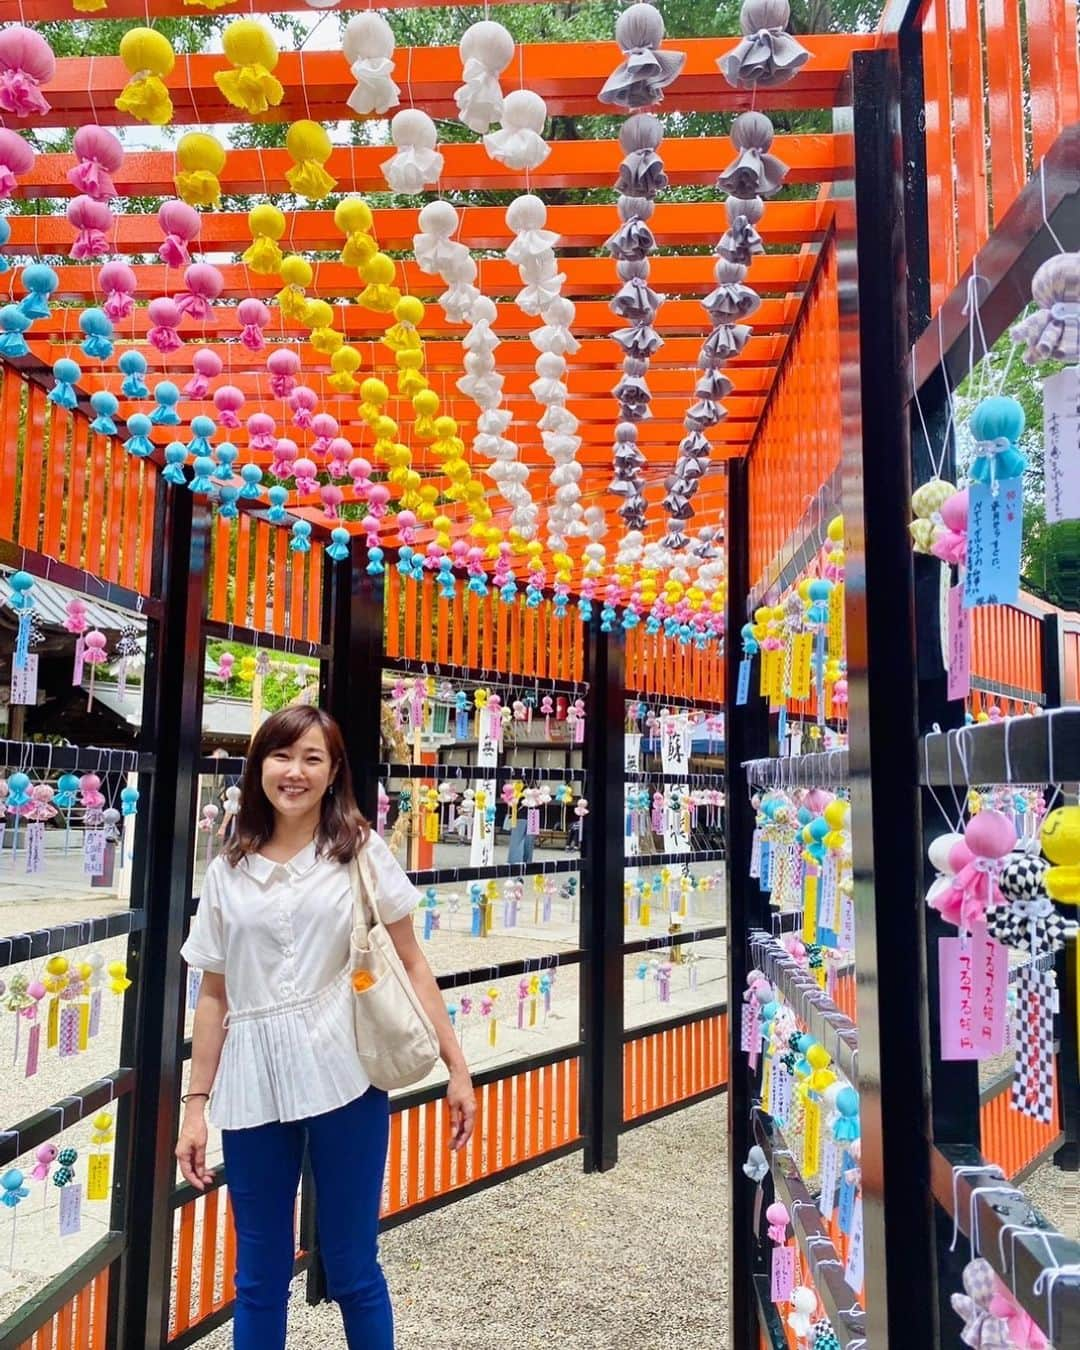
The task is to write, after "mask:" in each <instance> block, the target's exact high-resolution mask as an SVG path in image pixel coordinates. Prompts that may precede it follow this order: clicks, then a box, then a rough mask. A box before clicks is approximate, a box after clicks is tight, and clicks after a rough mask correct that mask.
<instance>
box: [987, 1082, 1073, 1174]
mask: <svg viewBox="0 0 1080 1350" xmlns="http://www.w3.org/2000/svg"><path fill="white" fill-rule="evenodd" d="M1011 1084H1012V1074H1011V1073H1010V1074H1006V1075H1004V1077H1002V1078H999V1079H998V1080H997V1082H995V1083H993V1084H992V1085H991V1086H990V1087H989V1088H987V1090H986V1091H985V1092H984V1093H983V1097H982V1104H981V1106H980V1108H979V1131H980V1135H981V1139H982V1155H983V1157H984V1158H985V1159H986V1160H987V1162H992V1163H997V1164H998V1166H999V1167H1000V1168H1001V1170H1002V1171H1003V1172H1004V1173H1005V1175H1006V1176H1007V1177H1010V1178H1013V1179H1015V1178H1016V1177H1018V1176H1019V1175H1020V1174H1021V1173H1023V1172H1026V1171H1027V1170H1028V1169H1029V1168H1030V1167H1031V1165H1032V1164H1033V1163H1034V1162H1035V1161H1036V1160H1037V1159H1038V1158H1040V1157H1042V1156H1043V1155H1044V1154H1045V1153H1047V1152H1048V1151H1049V1150H1050V1149H1052V1148H1053V1147H1054V1145H1055V1144H1056V1143H1057V1141H1058V1140H1059V1139H1060V1138H1061V1121H1060V1118H1059V1116H1058V1101H1057V1097H1056V1095H1055V1097H1054V1105H1053V1110H1052V1114H1051V1118H1050V1120H1049V1122H1047V1123H1046V1124H1043V1123H1042V1122H1041V1121H1038V1120H1033V1119H1032V1118H1031V1117H1030V1116H1025V1115H1024V1114H1023V1112H1021V1111H1014V1110H1013V1108H1012V1106H1011V1104H1010V1098H1011V1094H1010V1087H1011Z"/></svg>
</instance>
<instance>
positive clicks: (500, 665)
mask: <svg viewBox="0 0 1080 1350" xmlns="http://www.w3.org/2000/svg"><path fill="white" fill-rule="evenodd" d="M385 583H386V655H387V656H388V657H390V658H391V659H395V658H398V657H405V658H407V659H410V660H419V661H426V662H431V663H432V664H438V665H455V666H466V667H468V668H470V669H472V670H491V671H494V670H496V669H498V670H499V671H500V672H501V673H502V674H504V675H522V676H529V677H532V678H535V679H549V680H566V681H580V680H582V679H584V671H585V631H584V627H583V625H582V624H581V622H580V620H579V619H578V616H577V612H576V610H574V609H573V608H572V609H571V610H570V611H569V613H568V614H567V616H566V618H564V619H558V618H556V617H555V607H554V605H553V604H552V602H551V601H550V600H542V601H541V602H540V604H539V605H538V606H537V607H536V608H535V609H532V608H530V607H529V606H528V605H527V604H526V603H525V598H524V596H518V597H517V598H516V599H515V600H514V601H512V602H511V603H510V604H506V603H505V602H504V601H502V600H499V599H498V598H497V597H495V596H494V595H493V594H492V592H491V591H490V590H489V592H488V594H487V595H485V596H479V595H476V594H475V593H474V592H472V591H469V592H466V593H463V590H464V588H463V587H462V586H460V585H459V586H458V587H457V590H456V594H455V596H454V599H453V601H452V602H450V603H447V602H445V601H442V600H440V599H439V598H438V596H437V595H436V583H435V579H434V577H431V576H425V577H424V579H423V580H422V581H413V580H412V579H411V578H410V579H407V580H406V579H404V578H403V577H402V575H401V573H400V572H399V571H398V570H397V568H396V567H394V566H389V567H387V569H386V575H385Z"/></svg>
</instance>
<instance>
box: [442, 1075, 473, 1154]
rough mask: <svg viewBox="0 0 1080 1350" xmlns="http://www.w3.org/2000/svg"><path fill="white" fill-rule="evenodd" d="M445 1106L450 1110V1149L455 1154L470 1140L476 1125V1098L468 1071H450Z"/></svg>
mask: <svg viewBox="0 0 1080 1350" xmlns="http://www.w3.org/2000/svg"><path fill="white" fill-rule="evenodd" d="M446 1104H447V1106H449V1108H450V1147H451V1148H452V1149H453V1150H454V1151H455V1152H457V1151H458V1150H459V1149H463V1148H464V1147H465V1145H466V1144H467V1143H468V1142H469V1140H470V1139H471V1138H472V1132H473V1125H474V1124H475V1123H476V1097H475V1095H474V1094H473V1085H472V1079H471V1078H470V1077H469V1071H468V1069H466V1068H464V1067H462V1068H460V1069H454V1070H452V1072H451V1074H450V1082H449V1083H448V1084H447V1088H446Z"/></svg>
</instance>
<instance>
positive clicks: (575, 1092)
mask: <svg viewBox="0 0 1080 1350" xmlns="http://www.w3.org/2000/svg"><path fill="white" fill-rule="evenodd" d="M578 1074H579V1059H578V1057H577V1055H576V1054H575V1053H573V1052H566V1053H565V1054H564V1055H563V1056H562V1057H561V1058H555V1059H553V1060H552V1061H551V1062H550V1063H547V1064H542V1065H540V1066H539V1067H536V1068H527V1069H524V1070H522V1071H521V1072H518V1073H514V1072H513V1071H511V1072H509V1073H508V1074H506V1076H504V1077H501V1078H495V1079H493V1080H488V1081H483V1080H482V1079H481V1080H478V1082H477V1087H476V1108H477V1109H476V1127H475V1130H474V1133H473V1137H472V1139H471V1141H470V1142H469V1144H468V1146H467V1147H466V1148H465V1149H464V1150H463V1151H462V1152H461V1153H452V1152H451V1150H450V1129H449V1121H450V1117H449V1112H448V1110H447V1107H446V1102H445V1100H444V1099H443V1098H442V1096H441V1095H440V1096H439V1097H437V1098H433V1099H431V1100H426V1099H425V1100H421V1101H419V1102H416V1103H414V1104H412V1105H408V1106H403V1107H401V1108H400V1109H397V1108H395V1107H392V1108H391V1116H390V1146H389V1152H388V1157H387V1165H386V1179H385V1182H384V1185H383V1204H382V1217H383V1220H384V1221H390V1222H397V1221H400V1220H401V1219H402V1218H407V1217H409V1214H410V1212H412V1211H416V1212H419V1211H421V1210H423V1209H424V1208H428V1207H432V1206H435V1205H438V1204H439V1203H441V1202H443V1201H445V1199H446V1198H447V1197H450V1196H451V1195H452V1194H453V1193H454V1192H455V1191H459V1190H462V1189H463V1188H465V1187H469V1188H470V1189H472V1188H475V1187H477V1186H481V1185H483V1184H484V1182H485V1181H486V1180H488V1179H491V1180H494V1179H496V1178H498V1177H499V1176H501V1175H503V1174H504V1173H508V1172H512V1171H517V1170H519V1169H521V1168H524V1167H527V1166H529V1165H530V1164H532V1163H534V1162H538V1161H542V1160H543V1159H544V1158H545V1157H548V1156H549V1155H550V1156H555V1155H558V1154H559V1153H560V1152H561V1151H563V1150H565V1149H569V1148H571V1147H573V1146H574V1145H575V1144H576V1143H577V1141H578V1140H579V1139H580V1136H581V1127H580V1118H579V1105H578V1103H579V1083H578ZM174 1252H175V1275H174V1282H173V1302H172V1322H171V1331H170V1339H171V1340H174V1341H175V1340H179V1339H180V1338H182V1337H183V1338H184V1339H185V1340H187V1339H188V1338H189V1334H190V1333H193V1332H195V1331H196V1330H197V1329H198V1328H199V1327H200V1326H202V1325H204V1324H205V1323H207V1322H209V1321H210V1319H216V1318H218V1317H219V1316H220V1315H221V1314H223V1313H225V1311H226V1310H227V1309H228V1307H229V1305H230V1304H231V1303H232V1302H233V1300H234V1298H235V1296H236V1287H235V1283H234V1270H235V1265H236V1234H235V1230H234V1227H233V1217H232V1209H231V1206H230V1203H229V1192H228V1186H227V1185H225V1184H219V1185H218V1186H216V1187H215V1189H213V1190H210V1191H208V1192H206V1193H205V1194H203V1195H197V1194H195V1193H194V1192H192V1193H191V1194H190V1197H189V1198H188V1199H186V1200H185V1202H184V1203H183V1204H181V1205H180V1207H179V1209H178V1211H177V1227H176V1242H175V1246H174ZM304 1261H305V1255H304V1253H303V1252H298V1254H297V1263H298V1266H301V1267H302V1266H303V1264H304ZM102 1345H104V1342H102ZM80 1346H81V1343H80ZM34 1350H39V1347H37V1346H35V1347H34ZM42 1350H43V1347H42ZM93 1350H97V1344H96V1343H95V1344H94V1347H93Z"/></svg>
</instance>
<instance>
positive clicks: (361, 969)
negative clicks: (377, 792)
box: [350, 848, 439, 1092]
mask: <svg viewBox="0 0 1080 1350" xmlns="http://www.w3.org/2000/svg"><path fill="white" fill-rule="evenodd" d="M376 894H377V883H376V882H375V880H374V878H373V876H372V872H371V867H370V864H369V863H368V860H367V850H366V849H363V848H362V849H361V850H360V852H359V853H358V854H357V855H356V858H355V866H354V868H353V930H352V940H351V942H350V949H351V966H350V972H351V980H350V984H351V988H352V1000H353V1025H354V1027H355V1029H356V1049H357V1053H358V1054H359V1056H360V1062H361V1064H362V1065H363V1067H364V1072H365V1073H366V1074H367V1076H368V1078H369V1079H370V1080H371V1082H372V1083H373V1084H374V1086H375V1087H377V1088H381V1089H382V1090H383V1091H384V1092H393V1091H395V1090H396V1089H397V1088H404V1087H408V1086H409V1085H410V1084H412V1083H415V1082H417V1081H418V1080H419V1079H421V1078H423V1077H424V1076H425V1075H426V1074H428V1073H430V1072H431V1070H432V1068H433V1067H434V1065H435V1061H436V1060H437V1059H438V1057H439V1041H438V1037H437V1036H436V1035H435V1028H434V1027H433V1026H432V1024H431V1019H430V1018H429V1017H428V1015H427V1013H426V1012H425V1011H424V1009H423V1006H422V1005H421V1003H420V1000H419V998H418V997H417V994H416V990H415V989H414V988H413V986H412V981H411V980H410V979H409V977H408V975H407V974H406V971H405V967H404V966H403V965H402V963H401V958H400V957H399V956H398V954H397V950H396V948H395V947H394V942H393V939H392V938H391V936H390V934H389V933H388V932H387V931H386V926H385V925H384V924H383V922H382V920H381V919H380V918H379V912H378V910H377V908H376V906H375V896H376Z"/></svg>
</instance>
